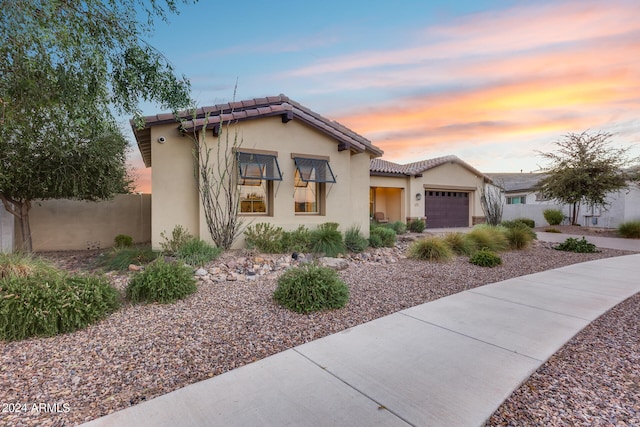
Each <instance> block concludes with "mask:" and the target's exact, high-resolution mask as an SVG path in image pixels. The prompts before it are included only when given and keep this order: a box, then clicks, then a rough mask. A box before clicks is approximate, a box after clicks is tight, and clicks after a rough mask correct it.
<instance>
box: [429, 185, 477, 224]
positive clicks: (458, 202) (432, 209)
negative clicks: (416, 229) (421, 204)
mask: <svg viewBox="0 0 640 427" xmlns="http://www.w3.org/2000/svg"><path fill="white" fill-rule="evenodd" d="M425 216H426V217H427V228H442V227H468V226H469V193H467V192H461V191H439V190H438V191H435V190H427V191H425Z"/></svg>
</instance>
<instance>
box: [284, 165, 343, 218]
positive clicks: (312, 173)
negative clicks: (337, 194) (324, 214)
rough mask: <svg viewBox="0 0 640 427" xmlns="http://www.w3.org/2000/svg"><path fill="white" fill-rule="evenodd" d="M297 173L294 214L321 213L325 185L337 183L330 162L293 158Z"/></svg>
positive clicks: (294, 181)
mask: <svg viewBox="0 0 640 427" xmlns="http://www.w3.org/2000/svg"><path fill="white" fill-rule="evenodd" d="M293 160H294V162H295V164H296V171H295V175H294V178H293V183H294V186H293V187H294V188H293V192H294V212H295V213H314V214H319V213H321V209H320V201H321V198H320V194H321V193H323V192H324V186H325V183H327V182H329V183H335V182H336V177H335V176H334V175H333V171H332V170H331V166H330V165H329V161H328V160H326V159H317V158H306V157H296V156H293Z"/></svg>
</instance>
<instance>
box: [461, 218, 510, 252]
mask: <svg viewBox="0 0 640 427" xmlns="http://www.w3.org/2000/svg"><path fill="white" fill-rule="evenodd" d="M506 230H507V229H506V228H505V227H500V226H495V225H486V224H481V225H477V226H475V227H474V228H473V229H472V230H471V231H470V232H468V233H467V238H468V239H471V241H472V242H473V243H474V245H475V247H476V248H488V249H490V250H492V251H494V252H501V251H504V250H506V249H507V248H508V247H509V239H508V238H507V236H506Z"/></svg>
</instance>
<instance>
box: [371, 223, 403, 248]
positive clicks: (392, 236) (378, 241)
mask: <svg viewBox="0 0 640 427" xmlns="http://www.w3.org/2000/svg"><path fill="white" fill-rule="evenodd" d="M396 238H397V236H396V232H395V231H393V229H391V228H386V227H380V226H373V227H371V231H369V245H370V246H371V247H372V248H381V247H385V248H392V247H394V246H395V244H396Z"/></svg>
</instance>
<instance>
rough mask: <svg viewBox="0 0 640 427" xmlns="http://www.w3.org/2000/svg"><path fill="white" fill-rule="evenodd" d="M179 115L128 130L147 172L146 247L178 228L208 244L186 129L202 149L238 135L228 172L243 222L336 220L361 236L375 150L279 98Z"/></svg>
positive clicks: (289, 225)
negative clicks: (201, 141)
mask: <svg viewBox="0 0 640 427" xmlns="http://www.w3.org/2000/svg"><path fill="white" fill-rule="evenodd" d="M184 119H186V120H187V121H185V122H183V123H182V124H179V123H178V122H176V120H175V118H174V116H173V115H171V114H161V115H156V116H148V117H145V118H144V120H145V126H144V128H142V129H137V128H136V127H135V126H133V125H132V126H133V129H134V134H135V137H136V140H137V142H138V147H139V148H140V152H141V153H142V157H143V160H144V163H145V165H146V166H147V167H152V175H151V180H152V187H153V197H152V218H151V242H152V246H153V247H154V248H159V245H160V242H161V241H162V238H161V233H162V232H167V233H170V232H171V230H172V229H173V228H174V227H175V226H176V225H181V226H183V227H185V228H187V229H188V230H189V231H190V232H191V234H193V235H194V236H197V237H200V238H201V239H203V240H207V241H211V238H210V235H209V232H208V229H207V224H206V221H205V217H204V212H203V208H202V203H201V202H200V198H199V195H198V190H197V185H196V181H195V178H194V155H193V150H194V143H193V140H192V139H191V138H189V137H188V136H185V135H184V134H185V132H186V133H191V134H194V133H195V134H196V135H198V137H200V138H202V137H205V138H207V140H208V141H209V142H210V144H218V143H222V142H223V141H226V140H227V139H226V138H227V137H229V138H231V139H234V138H236V136H237V140H238V141H239V145H238V146H237V147H236V148H235V149H233V151H234V152H233V153H232V156H233V162H234V165H233V176H234V183H235V186H236V189H237V194H238V195H239V197H240V215H241V216H242V217H243V219H244V223H245V224H246V225H249V224H251V223H258V222H267V223H271V224H273V225H276V226H280V227H282V228H284V229H285V230H293V229H295V228H297V227H298V226H299V225H305V226H307V227H308V228H311V229H313V228H315V227H316V226H317V225H319V224H322V223H325V222H337V223H339V224H340V229H341V230H342V231H344V230H346V229H347V228H348V227H350V226H352V225H355V226H359V227H360V229H361V230H362V232H363V233H364V234H365V235H366V234H367V233H368V231H369V212H368V210H367V202H368V198H369V187H370V186H369V161H370V160H371V159H372V158H375V157H378V156H381V155H382V150H380V149H379V148H377V147H376V146H374V145H373V144H372V143H371V142H370V141H369V140H367V139H366V138H364V137H362V136H361V135H358V134H357V133H355V132H353V131H352V130H350V129H347V128H346V127H344V126H343V125H341V124H339V123H337V122H335V121H332V120H329V119H327V118H325V117H322V116H321V115H319V114H317V113H315V112H313V111H312V110H310V109H308V108H306V107H304V106H302V105H300V104H299V103H297V102H295V101H293V100H291V99H289V98H288V97H286V96H284V95H279V96H274V97H267V98H257V99H250V100H246V101H238V102H231V103H227V104H221V105H214V106H211V107H202V108H199V109H198V110H197V114H196V115H195V116H194V117H191V116H189V117H187V116H185V117H184ZM212 146H215V145H212ZM214 161H217V160H214ZM214 167H216V166H215V164H214ZM243 240H244V239H243V236H241V237H240V238H239V239H238V240H237V241H236V242H235V244H234V247H242V246H243V245H244V241H243Z"/></svg>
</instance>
